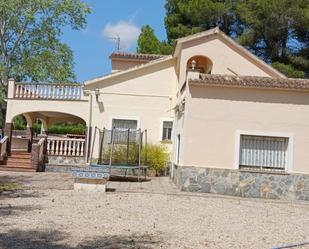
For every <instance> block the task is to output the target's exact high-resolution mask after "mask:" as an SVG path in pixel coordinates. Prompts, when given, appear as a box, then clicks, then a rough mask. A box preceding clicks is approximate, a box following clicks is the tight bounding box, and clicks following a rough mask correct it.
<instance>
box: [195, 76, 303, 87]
mask: <svg viewBox="0 0 309 249" xmlns="http://www.w3.org/2000/svg"><path fill="white" fill-rule="evenodd" d="M189 84H191V85H207V86H222V87H244V88H271V89H287V90H306V91H309V79H292V78H270V77H260V76H232V75H219V74H203V75H201V77H200V79H189Z"/></svg>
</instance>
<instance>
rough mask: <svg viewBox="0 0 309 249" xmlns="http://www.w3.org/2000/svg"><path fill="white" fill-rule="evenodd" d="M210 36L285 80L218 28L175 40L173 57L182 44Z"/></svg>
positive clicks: (283, 76)
mask: <svg viewBox="0 0 309 249" xmlns="http://www.w3.org/2000/svg"><path fill="white" fill-rule="evenodd" d="M210 36H219V37H220V38H222V39H223V40H224V41H226V42H227V43H228V44H230V45H231V46H233V47H234V48H235V49H237V50H238V51H241V52H242V53H243V54H244V55H245V56H247V58H250V59H251V60H252V61H254V62H256V63H257V64H258V65H261V66H262V67H263V68H264V70H267V71H268V72H270V73H271V74H272V75H273V76H274V77H279V78H286V76H285V75H283V74H282V73H280V72H279V71H278V70H276V69H275V68H273V67H272V66H270V65H268V64H267V63H266V62H264V61H263V60H262V59H260V58H259V57H257V56H256V55H254V54H253V53H251V52H250V51H249V50H248V49H246V48H245V47H243V46H241V45H240V44H238V43H237V42H236V41H234V40H233V39H232V38H230V37H229V36H227V35H226V34H225V33H224V32H222V31H221V30H220V29H219V28H218V27H216V28H213V29H209V30H206V31H202V32H199V33H196V34H193V35H189V36H186V37H183V38H179V39H177V40H176V47H175V50H174V54H173V56H176V55H177V53H178V52H179V50H180V49H181V46H182V43H185V42H188V41H192V40H195V39H199V38H202V37H210Z"/></svg>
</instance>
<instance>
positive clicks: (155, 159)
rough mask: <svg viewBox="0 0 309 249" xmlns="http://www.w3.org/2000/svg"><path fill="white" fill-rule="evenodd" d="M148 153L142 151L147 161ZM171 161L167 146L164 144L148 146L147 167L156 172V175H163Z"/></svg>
mask: <svg viewBox="0 0 309 249" xmlns="http://www.w3.org/2000/svg"><path fill="white" fill-rule="evenodd" d="M145 157H146V151H145V150H143V151H142V158H143V161H145ZM168 160H169V155H168V153H167V149H166V146H164V145H162V144H148V149H147V165H148V166H149V169H152V170H155V171H156V175H157V174H158V173H162V172H163V171H164V170H165V169H166V167H167V162H168Z"/></svg>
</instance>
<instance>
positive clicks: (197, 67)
mask: <svg viewBox="0 0 309 249" xmlns="http://www.w3.org/2000/svg"><path fill="white" fill-rule="evenodd" d="M212 66H213V63H212V61H211V60H210V59H209V58H208V57H206V56H203V55H196V56H193V57H191V58H190V59H189V60H188V61H187V71H197V72H199V73H203V74H210V73H211V70H212Z"/></svg>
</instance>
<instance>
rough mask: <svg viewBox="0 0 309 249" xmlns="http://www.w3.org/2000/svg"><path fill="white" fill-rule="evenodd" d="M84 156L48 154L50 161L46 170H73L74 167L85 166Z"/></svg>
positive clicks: (62, 171)
mask: <svg viewBox="0 0 309 249" xmlns="http://www.w3.org/2000/svg"><path fill="white" fill-rule="evenodd" d="M85 166H86V162H85V158H84V157H73V156H70V157H69V156H48V163H47V164H46V165H45V171H46V172H61V173H64V172H68V173H70V172H71V168H72V167H85Z"/></svg>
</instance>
